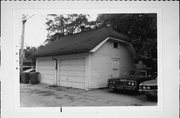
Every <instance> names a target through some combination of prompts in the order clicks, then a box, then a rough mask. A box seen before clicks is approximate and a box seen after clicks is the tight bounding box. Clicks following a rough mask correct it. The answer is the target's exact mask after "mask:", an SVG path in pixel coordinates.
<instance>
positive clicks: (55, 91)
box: [20, 84, 157, 107]
mask: <svg viewBox="0 0 180 118" xmlns="http://www.w3.org/2000/svg"><path fill="white" fill-rule="evenodd" d="M20 88H21V90H20V92H21V93H20V103H21V107H62V106H154V105H157V102H155V101H148V100H147V98H146V96H144V95H129V94H122V93H115V92H112V91H111V90H109V89H107V88H106V89H96V90H90V91H85V90H81V89H74V88H68V87H50V86H48V85H46V84H37V85H31V84H21V85H20Z"/></svg>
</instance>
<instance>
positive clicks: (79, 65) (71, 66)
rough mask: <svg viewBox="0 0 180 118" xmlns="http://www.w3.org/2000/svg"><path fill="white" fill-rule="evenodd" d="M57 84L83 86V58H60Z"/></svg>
mask: <svg viewBox="0 0 180 118" xmlns="http://www.w3.org/2000/svg"><path fill="white" fill-rule="evenodd" d="M59 74H60V75H59V80H60V81H59V85H61V86H67V87H74V88H83V89H84V88H85V59H84V58H83V59H66V60H60V64H59Z"/></svg>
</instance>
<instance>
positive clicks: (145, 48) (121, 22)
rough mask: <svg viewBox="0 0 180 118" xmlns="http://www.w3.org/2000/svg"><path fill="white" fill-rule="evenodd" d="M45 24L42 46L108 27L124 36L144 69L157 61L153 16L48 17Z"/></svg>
mask: <svg viewBox="0 0 180 118" xmlns="http://www.w3.org/2000/svg"><path fill="white" fill-rule="evenodd" d="M48 17H50V18H49V19H48V20H47V22H46V25H47V30H48V36H47V40H46V42H47V43H49V42H53V41H54V40H57V39H59V38H60V37H63V36H66V35H72V34H75V33H79V32H82V31H86V30H90V29H95V28H99V27H111V28H112V29H113V30H115V31H117V32H119V33H122V34H125V35H127V36H128V37H129V38H130V39H131V43H132V45H133V47H134V48H135V50H136V52H137V55H138V58H140V59H144V60H145V61H144V62H147V65H151V64H152V63H149V62H150V61H147V60H152V59H153V58H157V14H152V13H151V14H147V13H144V14H99V15H98V17H97V19H96V20H95V21H88V18H89V17H90V16H89V15H88V14H67V15H56V14H50V15H48Z"/></svg>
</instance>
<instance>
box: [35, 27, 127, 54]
mask: <svg viewBox="0 0 180 118" xmlns="http://www.w3.org/2000/svg"><path fill="white" fill-rule="evenodd" d="M107 37H113V38H117V39H120V40H123V41H127V42H129V38H128V37H127V36H125V35H123V34H121V33H118V32H116V31H114V30H112V29H110V28H107V27H103V28H98V29H94V30H89V31H85V32H81V33H78V34H74V35H68V36H65V37H62V38H60V39H58V40H56V41H54V42H52V43H50V44H48V45H46V46H45V47H42V48H41V49H39V50H37V51H36V52H35V53H34V54H33V55H34V56H35V57H42V56H56V55H65V54H76V53H86V52H89V51H90V50H92V49H93V48H94V47H96V46H97V45H98V44H99V43H101V42H102V41H103V40H105V39H106V38H107Z"/></svg>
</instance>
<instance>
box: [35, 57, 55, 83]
mask: <svg viewBox="0 0 180 118" xmlns="http://www.w3.org/2000/svg"><path fill="white" fill-rule="evenodd" d="M55 71H56V70H55V61H54V60H43V61H42V60H40V61H38V72H40V77H41V78H40V79H41V80H40V81H41V83H47V84H55V82H56V81H55V80H56V78H55Z"/></svg>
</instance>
